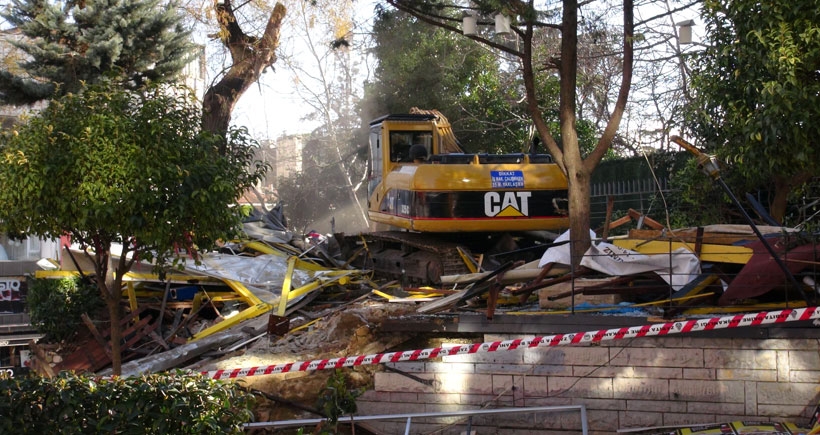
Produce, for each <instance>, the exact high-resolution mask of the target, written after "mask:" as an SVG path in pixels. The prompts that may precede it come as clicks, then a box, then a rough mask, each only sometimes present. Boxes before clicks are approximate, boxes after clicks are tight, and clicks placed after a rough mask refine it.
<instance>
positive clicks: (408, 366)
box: [385, 361, 427, 373]
mask: <svg viewBox="0 0 820 435" xmlns="http://www.w3.org/2000/svg"><path fill="white" fill-rule="evenodd" d="M385 366H387V367H392V368H394V369H396V370H401V371H403V372H407V373H424V371H425V370H426V369H427V365H426V364H425V362H424V361H407V362H398V363H387V364H385Z"/></svg>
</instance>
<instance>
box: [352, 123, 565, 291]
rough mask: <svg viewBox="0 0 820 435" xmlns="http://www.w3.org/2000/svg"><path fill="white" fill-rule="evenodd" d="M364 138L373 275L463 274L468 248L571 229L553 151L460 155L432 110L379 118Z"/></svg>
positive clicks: (425, 278)
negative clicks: (367, 148) (377, 273)
mask: <svg viewBox="0 0 820 435" xmlns="http://www.w3.org/2000/svg"><path fill="white" fill-rule="evenodd" d="M369 142H370V143H369V146H370V160H369V167H368V195H369V196H368V216H369V219H370V221H371V232H370V233H368V234H367V235H366V236H367V239H368V244H369V247H370V248H371V251H372V250H373V249H377V250H378V252H377V253H371V256H370V257H371V261H372V264H368V265H366V266H370V267H373V268H374V269H375V270H376V271H377V272H381V273H386V274H390V275H394V276H400V277H402V278H410V279H412V280H414V281H421V282H434V283H435V282H438V280H439V278H440V276H441V275H444V274H452V273H463V272H466V271H467V270H465V267H464V265H465V258H464V257H465V252H470V254H469V255H470V256H472V258H475V256H476V255H480V254H481V253H485V252H487V251H489V250H490V249H492V248H493V247H496V249H498V248H499V246H504V247H505V249H512V250H515V249H516V247H517V246H516V245H512V244H510V242H511V241H514V240H516V239H521V237H520V236H521V235H522V234H527V238H528V239H530V240H531V239H532V238H533V237H534V236H533V235H532V234H533V232H539V231H548V232H554V231H560V230H563V229H566V228H568V227H569V217H568V215H567V179H566V177H565V176H564V174H563V172H562V171H561V169H560V168H559V167H558V165H557V164H555V163H554V162H553V160H552V157H551V156H550V155H549V154H538V153H535V152H533V151H534V150H532V149H531V147H530V149H527V150H526V151H527V152H521V153H515V154H481V153H478V154H474V153H465V152H464V151H463V149H462V148H461V147H460V146H459V144H458V142H457V141H456V139H455V137H454V135H453V132H452V128H451V126H450V124H449V122H448V121H447V119H446V118H445V117H444V116H443V115H441V114H440V113H438V112H437V111H434V110H419V109H413V110H411V113H407V114H394V115H386V116H382V117H380V118H378V119H375V120H373V121H372V122H370V138H369ZM552 234H554V233H552ZM501 240H503V241H504V243H501V242H500V241H501Z"/></svg>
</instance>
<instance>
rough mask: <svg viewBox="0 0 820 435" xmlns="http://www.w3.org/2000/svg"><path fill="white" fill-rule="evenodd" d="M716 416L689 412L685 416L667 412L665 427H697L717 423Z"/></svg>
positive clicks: (664, 417)
mask: <svg viewBox="0 0 820 435" xmlns="http://www.w3.org/2000/svg"><path fill="white" fill-rule="evenodd" d="M716 422H717V420H715V415H714V414H708V413H707V414H696V413H690V412H687V413H685V414H678V413H675V412H667V413H664V414H663V424H664V426H679V425H687V426H696V425H705V424H711V423H716Z"/></svg>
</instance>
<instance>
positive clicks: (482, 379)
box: [423, 373, 493, 394]
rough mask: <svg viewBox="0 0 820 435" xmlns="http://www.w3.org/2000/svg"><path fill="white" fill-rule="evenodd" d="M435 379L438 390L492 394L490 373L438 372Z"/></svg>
mask: <svg viewBox="0 0 820 435" xmlns="http://www.w3.org/2000/svg"><path fill="white" fill-rule="evenodd" d="M436 380H437V381H438V391H442V392H445V393H462V394H493V377H492V375H482V374H444V373H439V374H436ZM423 392H429V391H423Z"/></svg>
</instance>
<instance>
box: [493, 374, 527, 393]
mask: <svg viewBox="0 0 820 435" xmlns="http://www.w3.org/2000/svg"><path fill="white" fill-rule="evenodd" d="M492 383H493V394H495V395H496V396H498V395H512V394H513V390H514V389H515V388H516V387H517V386H516V385H515V384H516V382H515V380H514V378H513V377H512V376H511V375H492ZM519 383H520V382H519Z"/></svg>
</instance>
